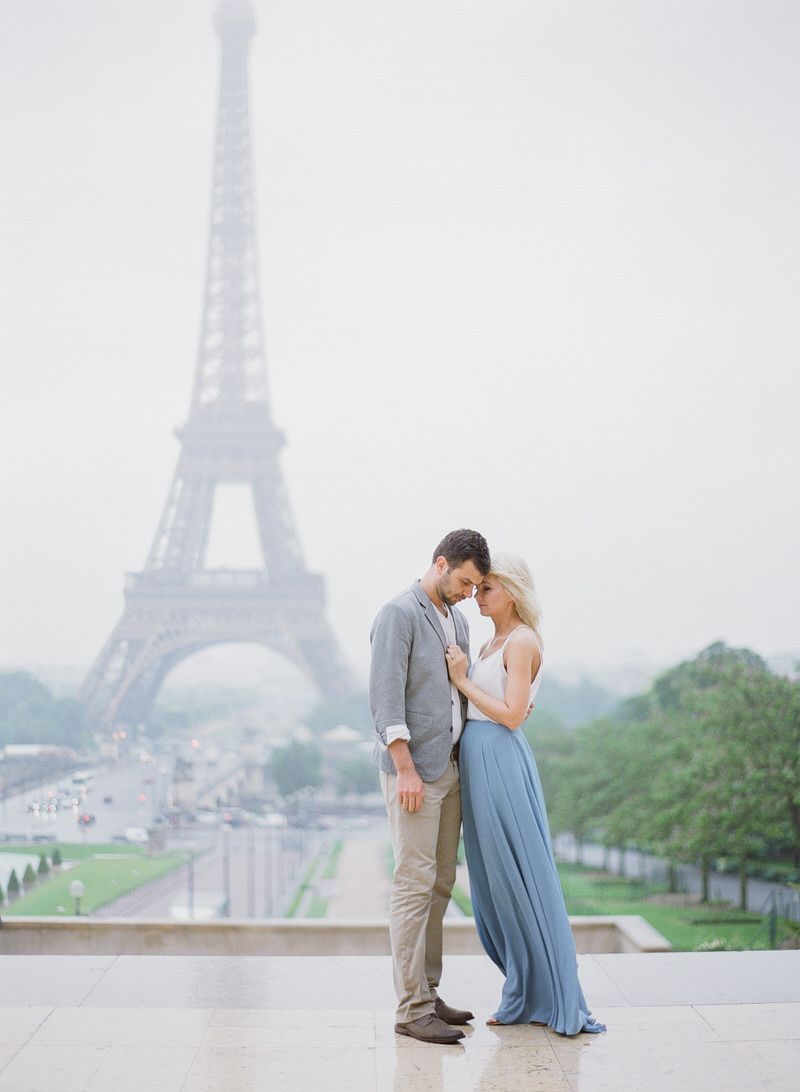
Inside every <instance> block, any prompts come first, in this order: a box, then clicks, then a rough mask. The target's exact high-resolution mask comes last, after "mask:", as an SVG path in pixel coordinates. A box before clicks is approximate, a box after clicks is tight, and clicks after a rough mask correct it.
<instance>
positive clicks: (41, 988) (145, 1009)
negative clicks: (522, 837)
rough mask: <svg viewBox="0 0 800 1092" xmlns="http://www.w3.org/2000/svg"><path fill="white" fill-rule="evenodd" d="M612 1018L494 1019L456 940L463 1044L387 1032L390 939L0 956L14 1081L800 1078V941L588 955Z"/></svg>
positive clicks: (5, 1052)
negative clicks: (296, 951) (554, 1028)
mask: <svg viewBox="0 0 800 1092" xmlns="http://www.w3.org/2000/svg"><path fill="white" fill-rule="evenodd" d="M579 971H580V976H581V981H582V983H583V986H584V989H585V992H586V995H587V997H588V999H589V1001H590V1003H591V1005H592V1009H593V1011H594V1013H595V1015H596V1016H597V1017H598V1019H600V1020H602V1021H603V1022H605V1023H606V1024H608V1032H607V1033H606V1034H604V1035H578V1036H576V1037H574V1038H571V1039H567V1038H565V1037H563V1036H560V1035H556V1034H554V1033H553V1032H551V1031H549V1030H547V1029H545V1028H535V1027H529V1026H520V1027H507V1028H488V1027H486V1024H485V1020H486V1017H487V1016H488V1015H489V1014H490V1013H491V1012H493V1011H494V1008H495V1006H496V1004H497V999H498V996H499V990H500V984H501V981H500V975H499V973H498V971H497V970H496V968H495V967H494V966H493V965H492V964H491V963H490V961H489V960H488V959H485V958H483V957H480V956H450V957H446V958H445V973H444V978H443V983H442V988H443V996H444V997H445V998H446V999H447V1000H448V1001H449V1002H450V1003H451V1004H454V1005H468V1006H470V1007H471V1008H473V1010H474V1011H475V1013H476V1019H475V1021H474V1023H473V1024H472V1025H470V1026H469V1027H468V1028H466V1029H465V1031H466V1038H465V1039H464V1040H463V1041H462V1042H461V1043H459V1044H457V1045H455V1046H432V1045H423V1044H421V1043H418V1042H417V1041H416V1040H413V1039H409V1038H404V1037H400V1036H397V1035H395V1033H394V1011H393V1009H394V996H393V992H392V974H391V961H390V959H389V957H388V956H357V957H333V956H330V957H326V958H319V957H295V958H289V957H271V958H270V957H263V956H262V957H256V956H240V957H215V956H196V957H183V956H113V955H110V956H13V955H7V956H4V958H3V995H4V1002H5V1007H0V1088H1V1089H2V1090H3V1092H40V1090H43V1089H51V1088H52V1089H58V1092H109V1090H113V1092H141V1090H142V1089H146V1088H153V1089H157V1092H263V1090H264V1089H276V1090H280V1092H307V1090H308V1089H315V1088H320V1087H324V1088H325V1089H326V1090H327V1092H520V1090H525V1092H794V1089H796V1088H797V1074H798V1072H799V1071H800V952H715V953H707V954H706V953H702V954H700V953H694V952H691V953H679V954H678V953H676V954H664V955H594V956H591V955H584V956H580V957H579Z"/></svg>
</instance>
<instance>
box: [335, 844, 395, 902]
mask: <svg viewBox="0 0 800 1092" xmlns="http://www.w3.org/2000/svg"><path fill="white" fill-rule="evenodd" d="M342 837H343V838H344V839H345V841H344V844H343V846H342V851H341V853H340V854H339V864H338V868H337V870H336V881H335V883H334V884H333V890H332V894H331V896H330V900H329V902H328V912H327V914H326V915H325V916H326V917H327V918H340V919H341V918H349V919H351V920H353V919H361V920H362V921H374V920H376V919H377V920H381V921H385V920H386V918H387V917H388V915H389V909H388V908H389V864H388V860H387V855H386V845H387V837H388V830H387V831H384V830H381V831H380V832H375V831H372V830H364V831H348V832H347V833H346V834H343V835H342Z"/></svg>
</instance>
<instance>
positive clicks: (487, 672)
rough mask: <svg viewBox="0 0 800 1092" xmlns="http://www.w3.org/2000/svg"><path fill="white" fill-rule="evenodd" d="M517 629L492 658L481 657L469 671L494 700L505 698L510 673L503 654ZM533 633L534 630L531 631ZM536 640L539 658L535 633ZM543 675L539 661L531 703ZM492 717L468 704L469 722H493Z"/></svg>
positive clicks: (473, 678)
mask: <svg viewBox="0 0 800 1092" xmlns="http://www.w3.org/2000/svg"><path fill="white" fill-rule="evenodd" d="M522 628H523V627H522V626H517V629H522ZM517 629H512V631H511V633H509V635H508V637H506V639H505V641H503V644H502V646H501V647H500V648H498V649H497V650H496V651H495V652H493V653H492V654H491V656H481V657H479V658H478V659H477V660H476V661H475V663H474V664H473V665H472V667H471V668H470V669H469V677H470V678H471V679H472V681H473V682H475V683H477V684H478V686H479V687H480V688H481V690H485V691H486V693H487V694H488V695H489V696H490V697H492V698H499V699H500V700H501V701H502V699H503V698H504V697H505V693H506V683H507V682H508V672H507V671H506V665H505V664H504V663H503V652H504V651H505V647H506V645H507V644H508V642H509V641H510V640H511V634H513V633H516V632H517ZM531 633H533V630H531ZM533 636H534V640H535V641H536V645H537V647H538V649H539V656H540V657H541V655H542V646H541V645H540V644H539V639H538V637H537V636H536V634H535V633H533ZM541 675H542V661H541V658H540V660H539V669H538V671H537V672H536V676H535V678H534V680H533V682H532V683H531V701H533V699H534V698H535V697H536V691H537V690H538V689H539V682H540V680H541ZM491 719H492V718H491V717H487V716H486V714H485V713H482V712H481V711H480V709H478V708H477V706H475V705H473V704H472V702H468V703H467V720H491Z"/></svg>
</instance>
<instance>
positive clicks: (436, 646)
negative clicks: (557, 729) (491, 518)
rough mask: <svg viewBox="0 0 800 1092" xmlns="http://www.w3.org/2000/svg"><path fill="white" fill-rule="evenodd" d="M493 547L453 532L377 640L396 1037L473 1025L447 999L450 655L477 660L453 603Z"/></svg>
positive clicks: (453, 835)
mask: <svg viewBox="0 0 800 1092" xmlns="http://www.w3.org/2000/svg"><path fill="white" fill-rule="evenodd" d="M489 567H490V558H489V548H488V546H487V545H486V540H485V539H484V538H483V536H482V535H479V534H478V533H477V531H469V530H463V529H462V530H460V531H451V532H450V534H448V535H446V536H445V537H444V539H442V541H441V542H440V543H439V545H438V546H437V547H436V549H435V550H434V552H433V560H432V562H431V565H430V568H429V569H428V571H427V572H426V573H425V575H424V576H423V577H422V579H421V580H418V581H417V582H416V583H415V584H413V585H412V586H411V587H410V588H409V589H408V590H407V591H404V592H402V593H401V594H400V595H398V596H397V598H396V599H393V600H392V601H391V602H389V603H387V604H386V606H385V607H383V608H382V610H381V611H380V613H379V614H378V616H377V618H376V619H375V621H374V623H373V626H372V632H371V634H370V640H371V643H372V665H371V670H370V683H369V696H370V707H371V710H372V719H373V722H374V724H375V731H376V732H377V733H378V737H379V739H378V741H377V742H376V745H375V751H374V753H373V761H375V762H376V764H377V765H378V766H379V768H380V778H381V787H382V789H383V794H384V799H385V800H386V811H387V813H388V815H389V828H390V831H391V838H392V847H393V849H394V858H395V869H394V878H393V881H392V893H391V906H390V914H389V931H390V935H391V942H392V962H393V970H394V986H395V991H396V993H397V1022H396V1024H395V1031H396V1032H397V1033H398V1034H400V1035H410V1036H412V1037H413V1038H415V1039H419V1040H421V1041H422V1042H426V1043H455V1042H458V1040H459V1039H463V1037H464V1032H463V1031H461V1030H460V1029H459V1027H458V1026H457V1025H460V1024H466V1023H467V1022H468V1021H469V1020H472V1019H474V1017H473V1015H472V1013H471V1012H467V1011H465V1010H460V1009H453V1008H451V1007H450V1006H449V1005H446V1004H445V1003H444V1001H442V999H441V998H440V997H439V995H438V993H437V989H438V986H439V979H440V978H441V973H442V919H443V918H444V913H445V910H446V909H447V904H448V902H449V901H450V893H451V891H452V889H453V884H454V882H455V878H456V855H457V852H458V839H459V833H460V828H461V789H460V785H459V778H458V766H457V757H458V740H459V736H460V734H461V729H462V727H463V724H464V713H465V711H466V702H465V700H464V699H463V698H462V696H461V695H460V694H459V692H458V690H456V688H455V687H454V686H453V685H452V684H451V682H450V678H449V676H448V674H447V661H446V659H445V652H446V650H447V646H448V645H449V644H457V645H459V646H460V648H462V649H463V650H464V652H465V653H466V654H467V656H469V629H468V626H467V621H466V619H465V618H464V616H463V615H462V614H461V612H460V611H456V610H453V609H452V607H453V605H454V604H455V603H458V602H460V601H461V600H462V599H467V598H469V597H471V596H472V594H473V593H474V591H475V588H476V586H477V585H478V584H479V583H480V582H481V580H482V579H483V577H484V576H486V574H487V573H488V571H489Z"/></svg>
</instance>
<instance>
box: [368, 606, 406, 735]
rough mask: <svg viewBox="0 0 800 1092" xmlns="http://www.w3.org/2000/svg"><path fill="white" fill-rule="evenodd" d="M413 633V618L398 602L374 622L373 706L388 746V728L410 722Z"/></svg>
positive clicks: (371, 668) (373, 719) (381, 732)
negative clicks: (408, 692)
mask: <svg viewBox="0 0 800 1092" xmlns="http://www.w3.org/2000/svg"><path fill="white" fill-rule="evenodd" d="M412 640H413V635H412V625H411V619H410V618H409V617H408V615H407V613H406V612H405V611H404V610H403V608H402V607H401V606H399V605H398V604H397V603H387V604H386V606H385V607H383V608H382V609H381V611H380V612H379V613H378V616H377V618H376V619H375V621H374V622H373V624H372V630H371V632H370V644H371V646H372V659H371V661H370V671H369V705H370V710H371V711H372V721H373V724H374V725H375V731H376V732H377V733H378V736H379V738H380V740H381V742H382V743H383V744H384V746H386V743H387V739H386V729H387V728H399V727H401V726H403V725H405V724H406V680H407V677H408V659H409V656H410V654H411V645H412Z"/></svg>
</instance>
